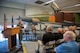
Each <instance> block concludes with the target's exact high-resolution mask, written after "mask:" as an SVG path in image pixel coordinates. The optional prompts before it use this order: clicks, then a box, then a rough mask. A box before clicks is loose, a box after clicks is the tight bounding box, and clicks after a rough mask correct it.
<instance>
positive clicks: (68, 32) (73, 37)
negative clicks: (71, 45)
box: [63, 31, 76, 40]
mask: <svg viewBox="0 0 80 53" xmlns="http://www.w3.org/2000/svg"><path fill="white" fill-rule="evenodd" d="M66 35H68V36H69V37H70V38H71V40H75V39H76V34H75V33H74V32H73V31H67V32H65V33H64V34H63V36H66Z"/></svg>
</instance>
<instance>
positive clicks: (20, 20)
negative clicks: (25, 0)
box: [19, 16, 22, 24]
mask: <svg viewBox="0 0 80 53" xmlns="http://www.w3.org/2000/svg"><path fill="white" fill-rule="evenodd" d="M21 22H22V19H21V17H20V16H19V23H20V24H21Z"/></svg>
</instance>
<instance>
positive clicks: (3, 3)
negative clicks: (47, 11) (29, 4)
mask: <svg viewBox="0 0 80 53" xmlns="http://www.w3.org/2000/svg"><path fill="white" fill-rule="evenodd" d="M0 6H4V7H10V8H18V9H25V4H21V3H15V2H10V1H4V0H1V1H0Z"/></svg>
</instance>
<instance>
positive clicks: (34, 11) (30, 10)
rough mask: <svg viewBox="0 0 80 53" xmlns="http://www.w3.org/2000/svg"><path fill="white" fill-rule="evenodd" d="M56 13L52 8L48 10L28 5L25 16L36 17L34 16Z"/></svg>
mask: <svg viewBox="0 0 80 53" xmlns="http://www.w3.org/2000/svg"><path fill="white" fill-rule="evenodd" d="M52 13H54V11H53V10H52V9H51V8H46V7H42V6H35V5H29V4H28V5H26V10H25V15H26V16H29V15H34V14H52Z"/></svg>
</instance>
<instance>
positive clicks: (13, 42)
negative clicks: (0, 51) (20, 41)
mask: <svg viewBox="0 0 80 53" xmlns="http://www.w3.org/2000/svg"><path fill="white" fill-rule="evenodd" d="M15 46H16V34H15V35H13V36H11V37H8V48H9V49H10V50H12V49H14V48H15Z"/></svg>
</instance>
